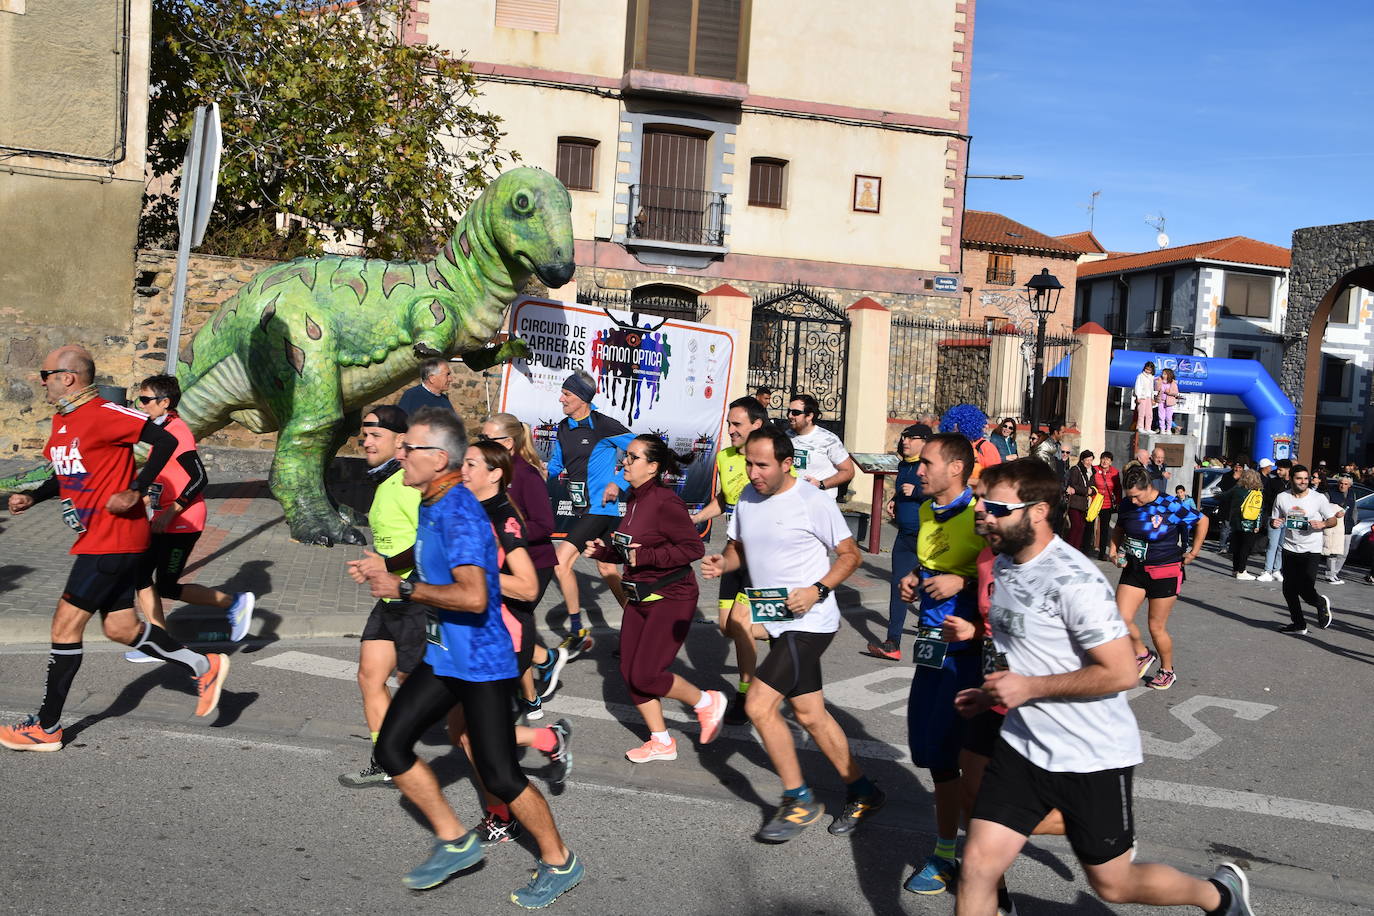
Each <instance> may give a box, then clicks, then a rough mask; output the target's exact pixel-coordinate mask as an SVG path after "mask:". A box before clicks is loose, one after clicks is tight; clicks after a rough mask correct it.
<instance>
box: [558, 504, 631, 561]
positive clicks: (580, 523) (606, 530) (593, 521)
mask: <svg viewBox="0 0 1374 916" xmlns="http://www.w3.org/2000/svg"><path fill="white" fill-rule="evenodd" d="M619 527H620V516H618V515H592V514H591V513H590V512H588V513H587V514H585V515H583V516H582V517H581V518H579V519H578V520H577V521H575V522H573V523H572V525H570V526H569V527H568V533H567V534H565V535H563V542H564V543H565V544H571V545H573V546H574V547H576V548H577V552H578V553H581V552H582V550H583V548H585V547H586V546H587V542H588V541H595V540H596V539H597V538H600V539H601V540H602V541H605V542H606V543H607V544H609V543H610V542H611V534H612V533H613V532H614V531H615V529H617V528H619Z"/></svg>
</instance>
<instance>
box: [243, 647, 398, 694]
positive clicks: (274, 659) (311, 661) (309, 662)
mask: <svg viewBox="0 0 1374 916" xmlns="http://www.w3.org/2000/svg"><path fill="white" fill-rule="evenodd" d="M253 664H255V665H262V666H263V667H264V668H280V669H281V670H282V671H294V672H296V673H297V674H313V675H315V676H316V677H328V678H333V679H335V680H338V681H356V680H357V679H358V663H357V662H350V661H344V660H343V659H338V658H330V657H329V656H327V655H312V654H311V653H309V652H296V651H295V650H290V651H287V652H283V653H281V654H280V655H273V656H271V657H270V658H263V659H259V660H258V661H255V662H253ZM386 683H387V686H389V687H391V688H392V689H393V690H394V689H395V688H397V687H399V686H401V685H400V682H398V681H397V680H396V679H395V678H394V677H393V678H388V679H387V682H386Z"/></svg>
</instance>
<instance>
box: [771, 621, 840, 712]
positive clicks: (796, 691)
mask: <svg viewBox="0 0 1374 916" xmlns="http://www.w3.org/2000/svg"><path fill="white" fill-rule="evenodd" d="M834 638H835V634H834V633H800V632H798V631H796V630H789V631H788V632H786V633H783V634H782V635H781V636H776V637H774V638H773V639H770V640H769V641H768V645H769V649H768V656H767V657H766V658H765V659H764V660H763V661H761V662H759V666H758V670H757V671H756V672H755V673H754V676H755V677H756V678H758V679H759V680H760V681H762V682H763V683H765V684H767V685H768V686H769V687H772V688H773V689H774V690H776V691H777V692H778V693H780V694H782V695H783V696H785V697H800V696H805V695H806V694H808V693H815V692H816V691H818V690H820V689H821V656H822V655H824V654H825V650H826V649H828V648H829V647H830V641H831V640H832V639H834Z"/></svg>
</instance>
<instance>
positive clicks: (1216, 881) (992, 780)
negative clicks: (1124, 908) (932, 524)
mask: <svg viewBox="0 0 1374 916" xmlns="http://www.w3.org/2000/svg"><path fill="white" fill-rule="evenodd" d="M982 480H983V484H984V486H985V488H986V495H985V496H984V498H983V499H982V500H980V501H979V503H978V509H977V510H976V511H977V513H978V530H979V531H980V533H983V535H984V537H985V538H986V540H987V542H988V546H990V547H991V548H992V549H993V550H994V551H996V552H997V553H998V554H999V556H998V558H997V561H996V563H995V564H994V567H993V589H992V603H991V608H990V610H989V614H988V624H989V626H990V628H991V632H992V638H993V642H994V643H995V645H996V649H997V651H998V652H1000V653H1004V654H1005V656H1006V668H1005V669H1003V670H995V671H993V672H992V673H991V674H989V675H987V677H986V679H985V680H984V682H983V686H982V687H975V688H971V689H969V690H964V691H962V692H960V693H959V694H958V696H957V697H956V698H955V705H956V707H957V708H958V709H959V711H960V712H962V713H964V714H965V715H970V716H971V715H977V714H979V713H982V712H984V711H986V710H988V709H991V708H993V707H994V706H996V705H999V704H1000V705H1002V706H1004V707H1006V708H1007V710H1008V712H1007V717H1006V721H1005V723H1004V724H1003V726H1002V735H1001V738H1000V740H999V741H998V742H997V746H996V749H995V750H994V751H993V756H992V762H991V763H989V764H988V768H987V771H986V773H985V774H984V775H983V780H982V785H981V787H980V789H979V793H978V799H977V801H976V802H975V803H974V806H973V813H972V817H971V819H970V820H969V827H968V841H967V843H966V844H965V846H964V860H963V866H962V868H961V870H960V877H959V899H958V909H957V912H958V913H959V916H973V914H978V916H983V914H992V913H995V912H996V911H997V884H998V881H999V879H1000V878H1001V877H1002V875H1003V874H1004V873H1005V872H1006V870H1007V869H1008V868H1009V867H1010V866H1011V864H1012V862H1013V861H1015V859H1016V857H1017V855H1019V854H1020V852H1021V848H1022V847H1023V846H1024V845H1025V842H1026V837H1028V836H1029V835H1030V834H1031V832H1032V831H1033V830H1034V829H1035V827H1036V825H1038V824H1039V823H1040V822H1041V821H1042V820H1043V819H1044V817H1045V815H1046V814H1048V813H1049V812H1050V811H1051V810H1053V809H1055V808H1058V809H1059V810H1060V811H1061V812H1063V815H1064V825H1065V834H1066V835H1067V836H1068V839H1069V844H1070V845H1071V846H1072V847H1073V851H1074V854H1075V855H1076V856H1077V857H1078V861H1079V862H1080V863H1081V864H1082V866H1083V870H1084V872H1086V873H1087V876H1088V881H1089V882H1090V883H1091V884H1092V886H1093V889H1094V890H1095V891H1097V893H1098V894H1099V895H1100V896H1102V897H1103V898H1104V899H1107V900H1110V901H1112V902H1113V903H1150V904H1154V905H1156V906H1196V907H1201V908H1202V909H1203V910H1204V911H1206V912H1207V913H1209V914H1212V913H1215V914H1223V916H1253V913H1252V911H1251V909H1250V902H1249V888H1248V884H1247V880H1246V877H1245V874H1244V872H1242V871H1241V870H1240V868H1239V867H1238V866H1236V865H1234V864H1232V863H1229V862H1228V863H1223V864H1222V865H1221V867H1220V868H1218V869H1217V870H1216V872H1215V873H1214V874H1213V876H1212V878H1211V880H1209V881H1204V880H1202V879H1200V878H1193V877H1191V876H1189V875H1186V874H1184V873H1182V872H1180V871H1177V870H1175V869H1173V868H1169V867H1168V866H1164V865H1137V864H1135V862H1134V855H1133V852H1132V845H1133V843H1134V840H1135V834H1134V820H1133V814H1132V810H1131V779H1132V775H1133V772H1134V768H1135V765H1136V764H1138V763H1140V761H1141V754H1140V733H1139V731H1138V729H1137V728H1136V724H1135V717H1134V716H1133V715H1132V713H1131V710H1130V707H1129V706H1127V705H1126V698H1125V696H1124V694H1123V693H1122V691H1125V690H1127V689H1129V688H1130V687H1132V686H1134V685H1135V682H1136V678H1137V675H1136V667H1135V660H1134V659H1133V657H1132V654H1133V653H1132V650H1131V641H1130V638H1129V636H1128V634H1127V631H1126V625H1125V623H1124V621H1123V620H1122V618H1121V615H1120V614H1119V613H1118V612H1117V610H1116V603H1115V600H1114V598H1113V594H1112V588H1111V586H1110V585H1109V584H1108V583H1107V579H1106V577H1104V576H1103V575H1102V573H1101V571H1099V570H1098V569H1097V567H1096V566H1094V565H1093V564H1092V563H1090V562H1089V561H1088V560H1086V559H1085V558H1084V557H1083V555H1082V554H1080V553H1079V552H1078V551H1076V550H1073V549H1072V548H1070V547H1069V546H1068V545H1067V544H1066V543H1064V541H1062V540H1060V539H1059V538H1058V537H1057V536H1056V535H1055V533H1054V523H1053V521H1052V519H1053V516H1054V509H1055V506H1056V504H1057V503H1058V502H1059V499H1060V494H1061V490H1062V488H1061V485H1060V483H1059V478H1058V476H1057V475H1056V474H1055V473H1054V472H1053V471H1051V470H1050V469H1049V467H1048V466H1046V465H1045V464H1043V463H1042V462H1039V461H1012V462H1009V463H1006V464H1000V465H997V466H995V467H991V468H987V469H986V470H984V472H983V475H982ZM999 667H1000V666H999Z"/></svg>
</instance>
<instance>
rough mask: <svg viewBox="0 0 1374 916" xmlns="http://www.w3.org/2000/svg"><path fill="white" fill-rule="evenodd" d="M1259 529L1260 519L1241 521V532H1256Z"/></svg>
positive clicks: (1244, 519)
mask: <svg viewBox="0 0 1374 916" xmlns="http://www.w3.org/2000/svg"><path fill="white" fill-rule="evenodd" d="M1258 528H1259V519H1254V518H1243V519H1241V520H1240V530H1241V531H1255V530H1257V529H1258Z"/></svg>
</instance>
